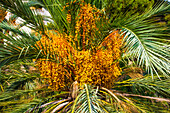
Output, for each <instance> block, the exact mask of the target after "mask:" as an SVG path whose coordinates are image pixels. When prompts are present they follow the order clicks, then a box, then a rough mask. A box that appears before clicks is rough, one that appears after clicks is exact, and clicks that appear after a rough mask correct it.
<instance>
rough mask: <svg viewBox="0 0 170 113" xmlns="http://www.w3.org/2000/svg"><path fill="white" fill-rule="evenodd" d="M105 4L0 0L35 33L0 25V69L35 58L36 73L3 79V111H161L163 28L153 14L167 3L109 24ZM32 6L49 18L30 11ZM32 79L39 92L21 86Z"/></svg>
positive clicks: (101, 0) (164, 93) (98, 0)
mask: <svg viewBox="0 0 170 113" xmlns="http://www.w3.org/2000/svg"><path fill="white" fill-rule="evenodd" d="M107 3H108V1H107V0H84V1H83V0H75V1H73V0H65V1H63V0H30V1H28V2H22V0H3V1H2V0H0V6H1V7H3V8H5V9H7V10H8V11H10V12H11V13H13V14H15V15H16V16H18V17H20V18H22V19H23V24H22V26H23V25H24V26H27V27H29V28H31V29H32V30H33V33H30V34H28V33H26V32H24V31H22V30H20V29H19V27H14V26H13V25H10V24H7V23H5V22H3V23H0V28H1V29H5V30H9V31H11V32H13V35H9V34H7V35H5V34H2V33H1V34H0V36H1V37H2V38H3V39H5V40H6V41H5V45H2V48H0V58H1V59H0V66H1V67H2V66H3V65H8V64H11V63H14V62H16V61H17V60H24V59H31V60H32V59H35V60H36V65H37V67H38V69H39V71H40V73H41V75H39V74H35V75H34V76H33V75H31V74H24V73H21V74H20V73H19V74H18V73H17V74H12V75H11V76H9V75H3V76H2V77H1V78H2V79H1V81H2V85H1V89H2V92H3V93H1V95H0V101H1V102H2V104H0V106H1V107H2V111H4V112H5V111H6V108H7V110H9V109H10V107H9V106H11V107H15V108H16V109H15V110H16V112H52V113H54V112H72V113H74V112H75V113H77V112H82V113H84V112H90V113H91V112H108V113H112V112H128V113H129V112H167V110H168V103H169V102H170V100H169V99H168V98H169V95H170V92H169V86H168V85H169V76H168V74H169V56H170V55H169V50H168V49H167V48H168V47H169V45H168V43H167V42H169V40H168V38H169V26H167V25H164V26H160V25H158V24H157V15H162V14H168V13H169V5H168V4H166V3H164V2H160V3H158V4H157V5H155V6H154V7H153V9H151V10H149V11H148V12H145V13H143V14H141V15H140V16H139V15H132V16H131V17H130V18H129V17H128V18H126V17H124V18H121V19H120V18H114V19H113V18H112V17H111V16H110V14H109V13H108V12H111V11H109V8H107V5H106V4H107ZM37 6H38V7H43V8H45V9H46V10H47V11H48V12H49V13H50V15H51V16H50V17H48V16H44V15H41V14H40V13H39V12H38V11H37V10H36V9H35V10H32V9H31V8H30V7H37ZM105 8H106V9H107V10H105ZM44 21H48V25H45V24H44ZM18 37H20V38H18ZM129 62H134V63H135V66H136V67H134V66H133V67H130V66H132V65H128V63H129ZM127 67H129V68H127ZM125 68H126V69H125ZM142 70H143V71H142ZM143 72H147V75H145V76H143ZM127 75H129V76H130V77H131V78H132V79H131V78H130V79H127ZM156 76H157V77H156ZM123 77H124V78H123ZM18 78H20V79H19V80H17V79H18ZM38 78H39V79H38ZM134 78H135V79H134ZM30 81H32V82H33V83H35V84H36V86H42V87H34V88H30V87H23V86H26V84H28V83H29V82H30ZM6 82H11V84H10V85H9V86H6V85H5V84H6ZM32 82H31V83H32ZM42 82H44V83H42ZM4 88H5V90H4ZM11 100H14V101H11ZM5 103H6V104H5ZM14 112H15V111H14Z"/></svg>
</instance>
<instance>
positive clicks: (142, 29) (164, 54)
mask: <svg viewBox="0 0 170 113" xmlns="http://www.w3.org/2000/svg"><path fill="white" fill-rule="evenodd" d="M169 8H170V6H169V5H168V6H167V5H165V4H161V5H160V4H159V5H158V6H156V7H155V8H154V9H152V10H151V11H149V12H148V13H145V14H143V15H142V16H139V17H132V18H131V19H129V20H126V21H124V20H123V21H121V22H120V23H119V24H120V29H121V30H122V31H121V33H122V35H124V40H123V43H124V46H123V49H124V50H125V53H124V57H132V59H136V61H137V64H138V66H140V67H145V69H146V71H147V72H148V73H150V74H151V75H152V77H153V73H156V74H157V75H158V77H159V73H160V72H161V73H162V74H163V75H165V76H166V77H169V76H168V75H169V73H170V71H169V69H170V68H169V62H170V61H169V56H170V51H169V50H168V49H167V48H168V47H169V45H168V44H166V42H169V40H168V38H169V36H170V34H169V27H168V26H166V25H165V26H160V25H158V24H157V20H156V19H152V18H153V16H154V15H155V14H159V13H162V12H167V13H169ZM159 78H160V77H159Z"/></svg>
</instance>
